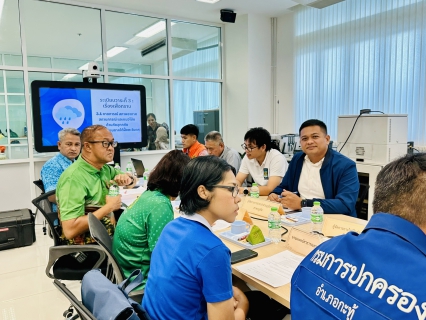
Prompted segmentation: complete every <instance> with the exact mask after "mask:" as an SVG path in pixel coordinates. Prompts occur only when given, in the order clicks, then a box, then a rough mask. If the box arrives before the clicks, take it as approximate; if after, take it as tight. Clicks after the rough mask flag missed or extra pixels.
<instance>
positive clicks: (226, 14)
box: [220, 9, 237, 23]
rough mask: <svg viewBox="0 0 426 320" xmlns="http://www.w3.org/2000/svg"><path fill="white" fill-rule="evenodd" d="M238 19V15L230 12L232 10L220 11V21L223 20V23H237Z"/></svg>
mask: <svg viewBox="0 0 426 320" xmlns="http://www.w3.org/2000/svg"><path fill="white" fill-rule="evenodd" d="M236 17H237V14H236V13H234V11H233V10H230V9H222V10H220V20H222V21H223V22H230V23H235V18H236Z"/></svg>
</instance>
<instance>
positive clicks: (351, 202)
mask: <svg viewBox="0 0 426 320" xmlns="http://www.w3.org/2000/svg"><path fill="white" fill-rule="evenodd" d="M299 135H300V144H301V147H302V151H303V152H300V153H296V154H295V155H294V156H293V159H292V160H291V162H290V165H289V167H288V170H287V172H286V174H285V176H284V178H283V180H282V181H281V184H280V185H279V186H278V187H276V188H275V189H274V190H273V191H272V193H271V194H270V195H269V197H268V199H269V200H271V201H277V202H281V203H282V205H283V206H284V207H286V208H291V209H293V210H298V209H301V208H302V207H312V206H313V203H314V201H319V202H320V203H321V207H322V208H323V209H324V212H325V213H340V214H346V215H349V216H354V217H356V210H355V204H356V200H357V198H358V191H359V180H358V173H357V170H356V165H355V162H354V161H352V160H350V159H349V158H347V157H345V156H344V155H342V154H340V153H338V152H336V151H334V150H332V149H330V148H329V147H328V144H329V142H330V136H329V135H328V134H327V126H326V125H325V123H324V122H322V121H320V120H316V119H311V120H307V121H305V122H304V123H302V125H301V126H300V129H299ZM295 191H297V192H298V194H299V195H300V196H299V195H298V194H296V193H295ZM280 196H281V197H282V198H280Z"/></svg>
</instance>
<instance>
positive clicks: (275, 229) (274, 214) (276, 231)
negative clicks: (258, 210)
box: [268, 207, 281, 243]
mask: <svg viewBox="0 0 426 320" xmlns="http://www.w3.org/2000/svg"><path fill="white" fill-rule="evenodd" d="M268 231H269V234H268V237H269V238H270V239H271V240H272V242H273V243H279V242H280V241H281V215H280V214H279V213H278V208H276V207H272V208H271V212H270V213H269V216H268Z"/></svg>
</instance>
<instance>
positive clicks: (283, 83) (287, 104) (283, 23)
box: [276, 13, 301, 133]
mask: <svg viewBox="0 0 426 320" xmlns="http://www.w3.org/2000/svg"><path fill="white" fill-rule="evenodd" d="M295 63H296V61H295V59H294V14H292V13H289V14H286V15H285V16H283V17H280V18H278V19H277V82H276V83H277V99H276V100H277V101H279V103H277V104H276V105H277V117H278V120H279V122H278V123H279V126H278V128H279V130H278V133H297V130H298V129H299V126H300V125H301V123H295V114H294V105H295V101H294V98H295V94H294V77H295V75H294V69H295Z"/></svg>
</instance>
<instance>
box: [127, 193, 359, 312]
mask: <svg viewBox="0 0 426 320" xmlns="http://www.w3.org/2000/svg"><path fill="white" fill-rule="evenodd" d="M136 190H138V189H134V190H133V191H127V192H126V191H124V192H125V193H123V198H124V199H125V200H126V203H127V204H130V203H131V202H132V201H134V200H135V199H136V198H137V196H139V195H140V194H142V193H143V191H145V189H144V188H143V187H141V188H139V190H138V191H136ZM261 198H265V199H266V197H261ZM244 200H245V199H244V197H242V201H241V202H240V210H239V213H238V216H237V218H236V220H242V219H243V217H244V214H245V212H246V211H245V210H244V209H241V206H242V204H243V203H244V202H243V201H244ZM172 205H173V210H174V213H175V218H177V217H179V216H180V213H179V208H178V206H177V203H176V202H172ZM250 216H251V217H252V221H253V224H254V225H256V226H258V227H259V228H260V229H261V230H262V232H263V234H264V235H265V236H267V235H268V222H267V221H266V218H265V217H262V216H256V215H254V214H250ZM336 218H338V219H340V220H341V221H346V222H349V223H357V224H360V225H362V226H365V225H366V224H367V221H365V220H361V219H357V218H353V217H349V216H345V215H341V214H325V215H324V222H325V221H326V220H327V219H336ZM297 228H298V229H301V230H305V231H306V232H310V230H311V225H310V224H309V223H308V224H303V225H299V226H297ZM230 229H231V227H227V228H224V229H221V230H217V231H215V234H216V235H217V236H218V237H219V234H220V233H222V232H225V231H229V230H230ZM286 229H287V230H288V232H287V233H286V234H284V235H283V236H282V240H285V242H283V241H281V242H279V243H277V244H274V243H272V244H268V245H266V246H263V247H259V248H256V249H253V250H254V251H256V252H257V253H258V256H257V257H255V258H252V259H249V260H246V261H242V262H240V263H236V264H233V265H232V273H233V274H234V275H235V276H237V277H238V278H240V279H241V280H243V281H245V282H247V283H248V284H250V285H251V286H253V287H255V288H256V289H257V290H259V291H262V292H263V293H265V294H266V295H268V296H269V297H271V298H273V299H274V300H276V301H278V302H279V303H281V304H282V305H284V306H286V307H287V308H290V289H291V288H290V283H288V284H285V285H283V286H280V287H277V288H274V287H272V286H270V285H269V284H267V283H265V282H262V281H260V280H258V279H256V278H254V277H251V276H248V275H246V274H244V273H242V272H240V271H239V270H238V269H237V267H238V266H241V265H243V264H246V263H251V262H253V261H256V260H259V259H264V258H268V257H271V256H273V255H275V254H277V253H280V252H283V251H285V250H288V249H289V248H288V245H287V240H288V235H289V234H290V231H291V229H292V227H289V226H286ZM282 230H283V232H284V231H285V229H282ZM219 238H220V239H221V240H222V241H223V243H224V244H225V245H226V246H227V247H228V248H229V249H230V250H231V252H235V251H238V250H242V249H244V247H242V246H240V245H237V244H235V243H233V242H231V241H228V240H226V239H224V238H221V237H219Z"/></svg>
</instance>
